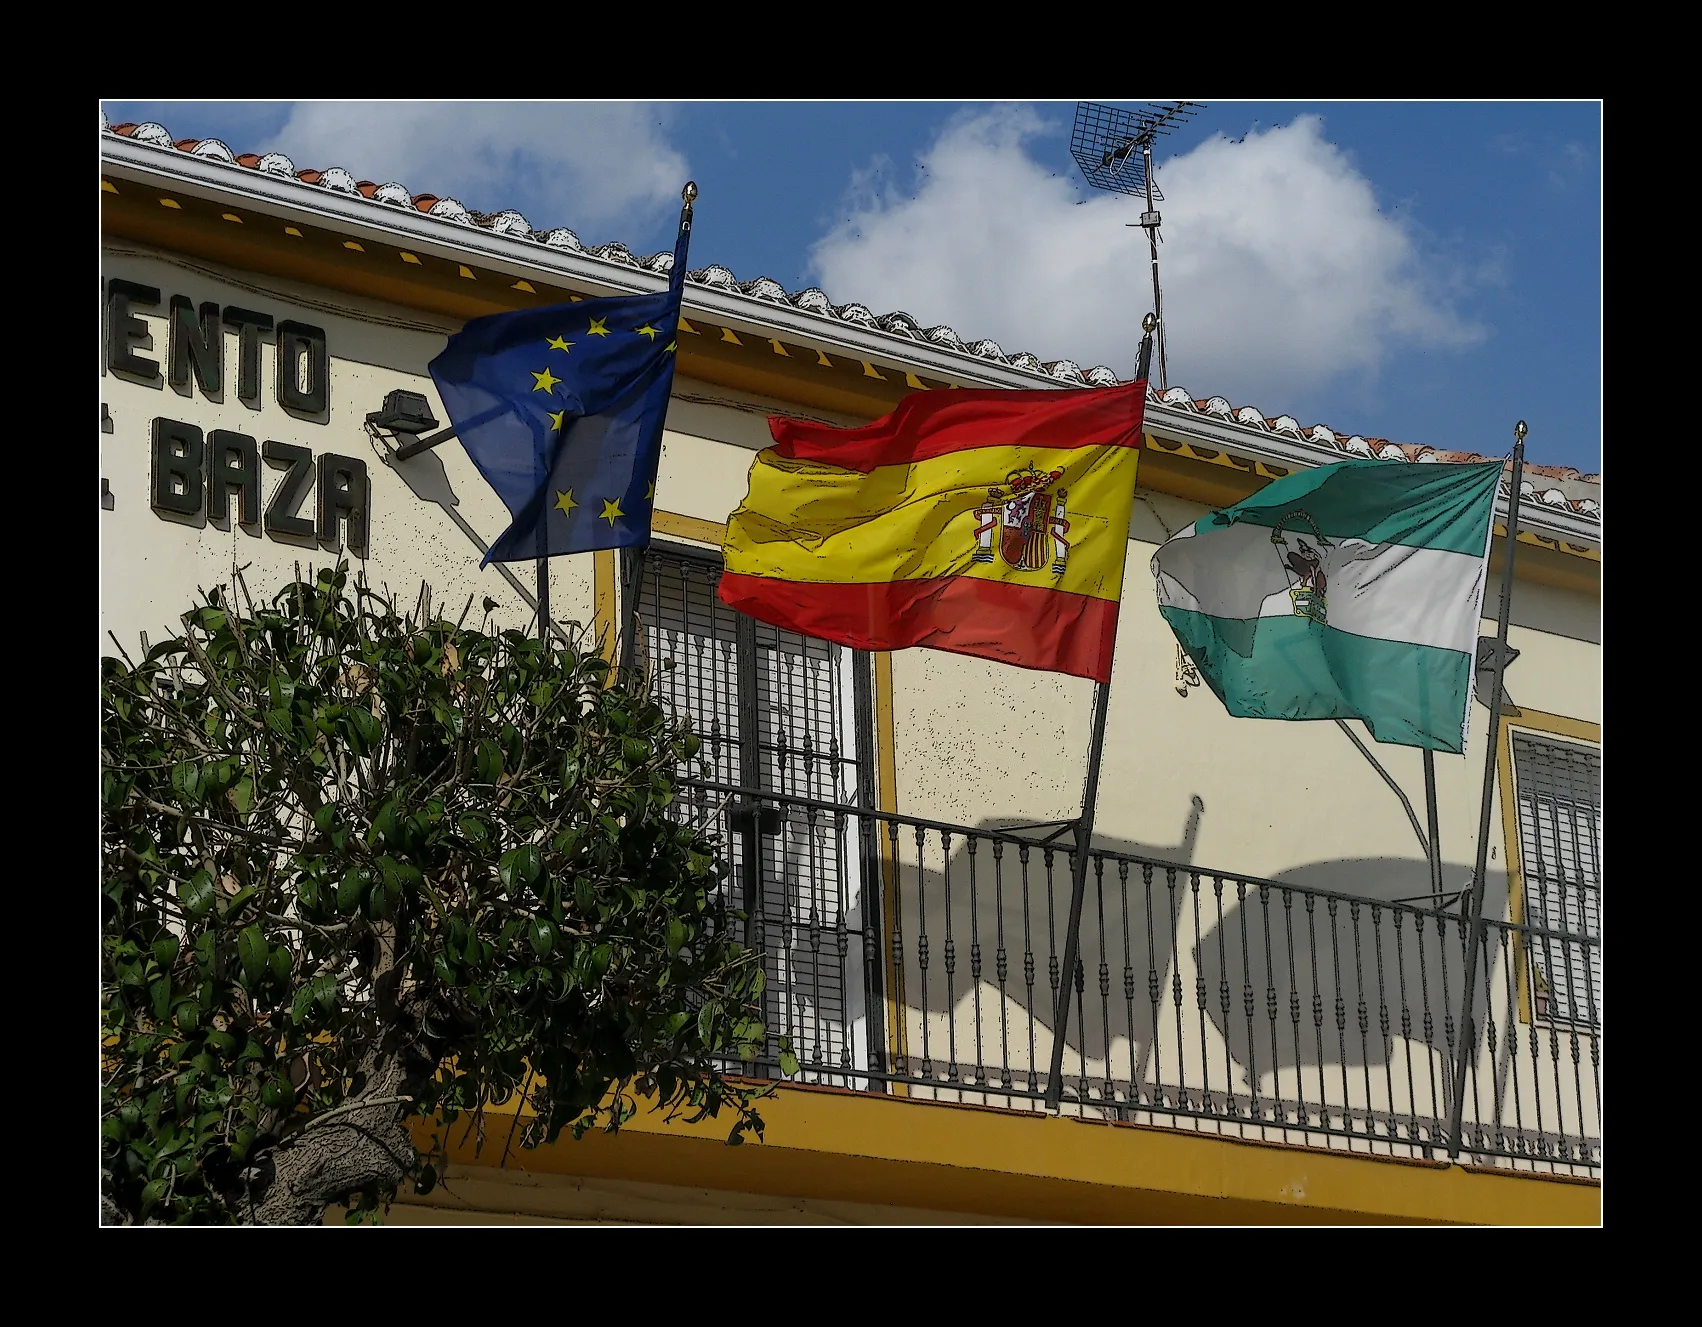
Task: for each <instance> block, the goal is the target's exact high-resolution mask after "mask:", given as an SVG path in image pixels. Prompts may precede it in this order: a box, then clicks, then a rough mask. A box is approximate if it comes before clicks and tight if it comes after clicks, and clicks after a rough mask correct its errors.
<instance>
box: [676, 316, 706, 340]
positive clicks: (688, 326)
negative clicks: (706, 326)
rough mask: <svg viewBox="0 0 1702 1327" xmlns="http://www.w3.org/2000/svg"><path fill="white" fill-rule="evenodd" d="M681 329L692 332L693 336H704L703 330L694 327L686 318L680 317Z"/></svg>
mask: <svg viewBox="0 0 1702 1327" xmlns="http://www.w3.org/2000/svg"><path fill="white" fill-rule="evenodd" d="M680 331H682V332H690V333H691V334H692V335H693V336H702V335H703V333H702V332H700V331H698V330H697V328H695V327H693V326H692V325H691V324H690V323H688V322H687V321H686V320H685V319H684V318H681V319H680Z"/></svg>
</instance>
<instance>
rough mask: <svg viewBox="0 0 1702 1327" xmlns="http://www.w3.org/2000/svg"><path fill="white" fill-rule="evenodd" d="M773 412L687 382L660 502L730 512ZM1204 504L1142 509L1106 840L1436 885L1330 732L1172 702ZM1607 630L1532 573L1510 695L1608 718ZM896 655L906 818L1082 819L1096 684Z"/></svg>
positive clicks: (1243, 864)
mask: <svg viewBox="0 0 1702 1327" xmlns="http://www.w3.org/2000/svg"><path fill="white" fill-rule="evenodd" d="M770 413H798V412H797V411H796V410H795V408H793V407H789V406H787V405H786V403H784V402H781V401H777V400H772V399H768V398H764V397H759V396H753V395H751V394H749V393H742V392H736V391H733V390H731V389H727V388H721V387H714V386H711V385H708V384H704V383H698V382H694V381H692V380H690V379H684V378H682V379H680V380H679V383H678V384H677V387H676V395H675V400H674V402H673V404H672V406H671V407H670V411H669V418H668V432H667V434H666V436H665V439H664V444H663V453H662V468H661V472H660V478H659V480H658V484H657V505H658V507H660V508H662V509H664V510H667V511H673V512H678V513H680V514H683V515H689V516H696V517H700V518H702V519H705V520H710V521H723V520H725V519H726V517H727V514H728V513H729V512H730V511H732V510H733V508H734V507H735V506H737V505H738V503H739V502H740V501H741V500H742V499H743V498H744V496H745V491H746V479H747V475H748V471H749V467H750V462H751V457H752V453H754V452H755V451H757V450H760V449H761V448H762V447H765V446H767V445H768V444H769V441H770V438H769V433H768V427H767V415H768V414H770ZM806 413H808V412H806ZM812 417H819V418H822V419H824V420H825V421H827V422H833V423H841V424H851V423H856V422H858V421H855V420H852V419H850V418H849V417H834V418H831V419H829V417H828V416H825V415H819V416H812ZM1206 510H1207V508H1205V507H1204V506H1201V505H1199V504H1197V503H1190V502H1186V501H1184V500H1182V499H1179V498H1174V497H1171V496H1169V495H1167V494H1163V493H1157V492H1153V491H1151V490H1146V489H1143V490H1141V492H1140V494H1139V496H1138V500H1137V502H1136V504H1135V509H1134V515H1133V519H1132V521H1131V527H1130V534H1131V538H1130V541H1129V549H1128V567H1127V575H1126V578H1125V585H1124V597H1123V604H1122V612H1121V615H1120V620H1119V627H1118V635H1117V652H1116V671H1115V674H1114V676H1113V679H1112V687H1111V711H1110V715H1109V719H1108V727H1107V739H1106V753H1105V766H1104V772H1103V775H1102V781H1101V796H1100V802H1099V809H1098V815H1097V831H1098V839H1099V842H1100V843H1102V844H1103V845H1104V846H1107V847H1117V848H1121V849H1124V850H1127V851H1136V852H1141V853H1145V854H1150V855H1153V856H1156V857H1159V858H1161V859H1164V860H1171V861H1177V862H1184V861H1187V862H1191V863H1193V864H1196V865H1209V866H1213V867H1217V868H1221V869H1224V870H1230V871H1237V872H1242V873H1245V874H1248V875H1256V876H1265V877H1274V876H1281V877H1284V878H1290V879H1294V880H1296V881H1297V882H1299V883H1311V884H1314V885H1317V886H1319V887H1324V888H1334V889H1340V890H1343V891H1344V892H1372V893H1378V894H1381V895H1382V896H1383V897H1395V896H1397V895H1401V896H1404V895H1402V890H1403V889H1404V890H1405V894H1420V893H1424V892H1427V891H1428V889H1429V885H1428V877H1427V867H1426V865H1425V863H1424V859H1423V854H1422V852H1421V850H1420V846H1419V843H1418V840H1417V837H1416V836H1415V835H1414V833H1413V830H1412V825H1411V822H1410V821H1409V820H1408V818H1407V814H1406V812H1405V811H1404V810H1403V809H1402V807H1401V804H1400V802H1399V800H1398V799H1397V798H1396V797H1395V795H1394V794H1393V793H1392V792H1391V791H1390V790H1389V788H1388V787H1387V786H1386V785H1385V784H1384V783H1383V781H1382V780H1381V779H1380V778H1379V777H1378V775H1377V773H1376V771H1375V770H1373V769H1372V768H1371V766H1370V765H1369V764H1368V763H1367V762H1366V760H1365V759H1364V757H1363V756H1362V755H1361V754H1360V753H1359V752H1358V751H1357V750H1356V749H1355V748H1354V746H1353V745H1352V743H1351V742H1349V740H1348V739H1347V737H1346V736H1345V735H1344V734H1343V733H1342V732H1341V730H1340V729H1339V728H1338V727H1337V726H1336V725H1335V724H1334V723H1328V722H1322V723H1292V724H1290V723H1278V722H1270V721H1259V720H1251V719H1233V718H1231V717H1229V716H1228V715H1227V714H1226V713H1225V712H1224V710H1223V707H1222V705H1221V704H1220V703H1219V701H1218V700H1217V698H1216V697H1215V696H1213V695H1212V694H1211V692H1210V691H1209V690H1207V689H1205V688H1203V687H1194V688H1190V689H1189V690H1188V693H1187V694H1186V695H1185V696H1184V695H1180V694H1178V691H1177V678H1176V641H1175V637H1174V636H1173V635H1172V634H1171V631H1170V628H1169V627H1168V626H1167V625H1166V623H1165V622H1164V620H1163V618H1162V617H1161V616H1160V615H1159V612H1158V606H1157V602H1156V599H1155V597H1154V595H1153V593H1152V588H1151V577H1150V572H1149V564H1150V562H1151V558H1152V555H1153V554H1154V553H1155V552H1156V551H1157V549H1158V546H1159V545H1160V544H1161V543H1163V542H1164V540H1165V539H1167V538H1168V537H1170V535H1171V534H1173V533H1174V532H1175V531H1177V530H1180V529H1181V528H1182V527H1183V526H1185V525H1187V524H1188V523H1189V522H1191V521H1193V520H1195V519H1196V518H1197V517H1199V516H1200V515H1202V514H1203V513H1204V512H1205V511H1206ZM1499 594H1500V581H1499V578H1498V577H1495V576H1491V577H1490V579H1489V583H1488V585H1487V587H1486V591H1485V597H1484V611H1485V617H1484V620H1483V622H1482V624H1481V627H1480V631H1481V633H1482V634H1484V635H1492V634H1493V633H1494V631H1495V618H1494V615H1495V611H1496V605H1497V603H1498V596H1499ZM1599 622H1600V619H1599V611H1598V605H1597V601H1596V600H1594V599H1593V598H1591V597H1588V596H1584V595H1581V594H1577V593H1573V592H1569V591H1565V590H1560V589H1555V588H1553V587H1550V586H1546V585H1540V584H1536V583H1534V582H1531V581H1527V580H1520V581H1519V582H1518V586H1517V592H1516V594H1515V597H1514V608H1513V615H1512V628H1511V631H1510V636H1509V638H1510V641H1511V643H1512V645H1513V646H1514V647H1515V648H1517V649H1518V650H1520V651H1521V655H1520V658H1519V660H1518V662H1517V663H1516V664H1515V665H1514V666H1513V668H1512V670H1511V671H1510V672H1509V675H1508V691H1509V693H1510V694H1511V695H1512V696H1513V697H1514V699H1515V700H1516V702H1517V703H1518V704H1519V705H1522V706H1525V707H1527V708H1530V709H1535V710H1541V711H1544V712H1547V713H1552V714H1559V715H1564V716H1567V717H1570V718H1575V719H1580V720H1584V721H1587V722H1592V723H1594V722H1599V721H1600V715H1601V661H1600V660H1601V650H1600V644H1599V639H1600V630H1599ZM892 663H893V687H894V698H893V703H894V727H895V738H896V742H895V745H896V751H895V759H896V780H895V782H896V784H897V789H896V791H897V798H898V807H899V809H900V810H901V811H903V812H906V813H908V814H911V815H921V816H926V817H929V818H931V819H937V820H942V821H945V822H948V823H953V824H961V825H971V826H996V825H1005V824H1011V823H1017V822H1036V821H1052V820H1060V819H1064V818H1068V817H1071V816H1074V815H1075V814H1076V813H1077V812H1078V810H1079V807H1080V802H1081V793H1082V782H1083V775H1084V772H1085V763H1086V751H1087V741H1088V730H1089V723H1090V711H1091V705H1092V696H1093V687H1092V684H1091V683H1089V682H1086V681H1084V680H1082V679H1079V678H1072V677H1065V676H1062V675H1059V674H1053V673H1038V672H1029V671H1027V670H1024V669H1020V668H1012V667H1008V666H1005V665H1000V664H993V663H987V662H983V661H981V660H978V659H971V658H966V657H964V656H961V655H954V654H946V653H942V652H939V651H935V650H906V651H901V652H899V653H898V654H895V655H894V656H893V661H892ZM1487 721H1488V711H1487V709H1486V708H1485V707H1484V706H1483V705H1474V707H1473V711H1472V727H1471V734H1470V738H1469V745H1468V749H1467V754H1466V755H1464V756H1447V755H1440V756H1438V757H1437V758H1436V769H1437V803H1438V815H1439V819H1440V824H1441V839H1442V853H1443V859H1444V863H1445V868H1446V869H1445V873H1444V885H1445V886H1446V887H1457V886H1458V885H1460V884H1462V883H1463V882H1464V877H1465V876H1466V875H1468V874H1469V872H1470V867H1471V863H1472V859H1473V856H1474V854H1475V851H1476V834H1477V818H1478V807H1479V798H1480V795H1481V791H1482V779H1483V763H1482V761H1483V742H1484V734H1485V731H1486V728H1487ZM1353 727H1354V730H1355V731H1356V732H1357V733H1358V734H1359V736H1360V738H1361V740H1362V741H1364V742H1365V743H1366V745H1367V746H1369V747H1371V749H1372V752H1373V754H1374V755H1375V756H1376V758H1377V759H1378V761H1379V762H1380V763H1381V764H1382V765H1383V767H1384V769H1386V770H1387V771H1388V772H1389V773H1390V775H1391V776H1393V778H1394V779H1395V780H1396V781H1397V782H1398V783H1399V784H1400V786H1401V787H1402V789H1403V790H1405V792H1406V794H1407V797H1408V799H1409V800H1410V802H1411V803H1412V806H1413V809H1414V811H1415V812H1416V813H1417V815H1418V816H1419V818H1420V821H1421V823H1422V822H1423V819H1424V814H1425V811H1424V776H1423V763H1422V761H1423V758H1422V756H1421V754H1420V753H1419V752H1418V751H1417V750H1416V749H1412V748H1407V747H1399V746H1389V745H1380V744H1377V743H1374V742H1372V741H1371V739H1370V735H1369V734H1368V733H1366V731H1365V729H1364V727H1363V726H1362V725H1360V724H1358V723H1355V724H1354V725H1353ZM1196 799H1197V801H1198V802H1199V803H1200V804H1201V806H1200V808H1199V809H1196V807H1195V802H1196ZM1502 841H1503V840H1502V837H1501V828H1500V819H1499V805H1498V804H1497V805H1496V807H1495V819H1494V820H1493V821H1492V823H1491V833H1490V843H1491V851H1492V853H1493V856H1492V859H1491V869H1492V872H1498V871H1499V869H1500V863H1499V858H1500V856H1501V847H1500V845H1501V843H1502ZM1391 863H1392V864H1391ZM1391 882H1401V887H1400V888H1395V887H1394V886H1393V884H1392V883H1391ZM1379 884H1382V885H1385V886H1387V887H1384V888H1379V887H1378V886H1379ZM1406 884H1411V886H1412V887H1411V888H1410V889H1406V888H1405V886H1406Z"/></svg>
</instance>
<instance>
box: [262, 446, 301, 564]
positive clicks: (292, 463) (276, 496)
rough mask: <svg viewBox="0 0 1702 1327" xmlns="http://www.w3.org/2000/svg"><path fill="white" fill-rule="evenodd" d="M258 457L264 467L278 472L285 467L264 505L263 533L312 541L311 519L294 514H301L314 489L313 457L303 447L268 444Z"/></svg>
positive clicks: (263, 447) (298, 540)
mask: <svg viewBox="0 0 1702 1327" xmlns="http://www.w3.org/2000/svg"><path fill="white" fill-rule="evenodd" d="M260 454H261V455H262V456H264V457H265V458H266V464H267V465H270V466H275V467H277V468H278V469H280V470H283V469H286V467H287V471H288V472H287V473H286V474H285V475H284V478H283V480H282V482H280V483H279V485H278V487H277V488H276V489H274V490H273V492H272V500H271V501H270V502H268V503H267V504H266V519H265V522H264V524H265V527H266V533H267V534H270V535H280V536H282V537H283V538H285V539H294V540H296V541H297V542H300V541H301V540H303V539H311V538H313V535H314V524H313V518H312V517H311V516H297V515H295V514H294V513H295V512H297V511H299V510H300V508H301V504H302V501H303V500H304V499H305V498H306V497H307V492H308V490H309V489H310V488H312V487H313V453H312V452H310V451H309V450H308V449H307V448H306V447H297V446H294V445H293V444H291V443H287V442H272V441H270V440H268V441H267V442H266V443H265V444H264V445H263V446H262V447H261V449H260Z"/></svg>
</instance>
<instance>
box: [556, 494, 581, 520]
mask: <svg viewBox="0 0 1702 1327" xmlns="http://www.w3.org/2000/svg"><path fill="white" fill-rule="evenodd" d="M578 505H579V504H578V503H577V502H575V501H574V500H573V490H572V489H571V488H570V489H568V490H567V492H565V493H563V492H562V491H561V490H560V489H557V490H556V510H557V511H559V512H561V513H562V514H563V515H568V516H571V515H572V514H573V509H574V508H575V507H577V506H578Z"/></svg>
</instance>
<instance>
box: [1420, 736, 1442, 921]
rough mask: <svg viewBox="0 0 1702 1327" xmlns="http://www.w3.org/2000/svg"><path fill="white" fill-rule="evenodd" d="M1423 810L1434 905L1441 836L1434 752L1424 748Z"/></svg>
mask: <svg viewBox="0 0 1702 1327" xmlns="http://www.w3.org/2000/svg"><path fill="white" fill-rule="evenodd" d="M1424 811H1425V819H1426V820H1427V822H1428V826H1429V829H1430V837H1429V838H1428V839H1427V840H1426V842H1425V847H1426V848H1427V849H1429V852H1430V893H1431V898H1432V900H1433V901H1434V902H1435V903H1436V906H1438V907H1440V906H1441V902H1440V900H1441V898H1442V837H1441V834H1440V832H1439V831H1438V830H1437V818H1438V817H1437V814H1436V753H1435V752H1434V751H1432V750H1431V749H1430V748H1429V747H1425V748H1424Z"/></svg>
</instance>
